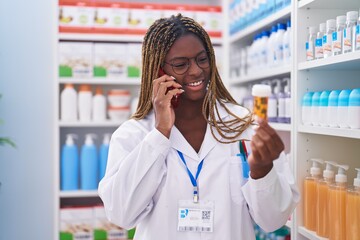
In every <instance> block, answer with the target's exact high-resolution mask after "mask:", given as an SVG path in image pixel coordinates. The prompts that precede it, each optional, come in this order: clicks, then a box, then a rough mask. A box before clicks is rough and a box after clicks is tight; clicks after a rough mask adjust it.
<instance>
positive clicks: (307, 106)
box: [301, 92, 314, 126]
mask: <svg viewBox="0 0 360 240" xmlns="http://www.w3.org/2000/svg"><path fill="white" fill-rule="evenodd" d="M313 95H314V93H313V92H307V93H305V94H304V96H303V98H302V104H301V120H302V123H303V124H304V125H307V126H310V125H312V116H311V105H312V104H311V102H312V96H313Z"/></svg>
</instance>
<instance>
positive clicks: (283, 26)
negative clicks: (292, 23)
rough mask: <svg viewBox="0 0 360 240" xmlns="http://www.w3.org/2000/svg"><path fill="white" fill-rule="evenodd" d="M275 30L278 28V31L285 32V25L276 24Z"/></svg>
mask: <svg viewBox="0 0 360 240" xmlns="http://www.w3.org/2000/svg"><path fill="white" fill-rule="evenodd" d="M277 28H278V30H285V29H286V25H285V24H283V23H278V24H277Z"/></svg>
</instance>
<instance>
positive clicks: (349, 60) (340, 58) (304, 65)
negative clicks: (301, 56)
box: [298, 51, 360, 70]
mask: <svg viewBox="0 0 360 240" xmlns="http://www.w3.org/2000/svg"><path fill="white" fill-rule="evenodd" d="M311 69H314V70H359V69H360V51H356V52H350V53H345V54H340V55H337V56H331V57H328V58H323V59H317V60H313V61H307V62H301V63H299V67H298V70H311Z"/></svg>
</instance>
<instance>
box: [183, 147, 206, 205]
mask: <svg viewBox="0 0 360 240" xmlns="http://www.w3.org/2000/svg"><path fill="white" fill-rule="evenodd" d="M177 152H178V154H179V156H180V158H181V161H183V163H184V164H185V167H186V170H187V172H188V175H189V177H190V180H191V183H192V185H193V187H194V191H193V194H194V198H193V200H194V203H197V202H199V187H198V185H197V179H198V177H199V174H200V172H201V169H202V166H203V163H204V159H203V160H201V162H200V163H199V165H198V169H197V172H196V175H195V177H194V175H192V173H191V172H190V170H189V168H188V166H187V164H186V161H185V158H184V155H183V154H182V152H180V151H179V150H178V151H177Z"/></svg>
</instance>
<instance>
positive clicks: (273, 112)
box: [267, 82, 279, 122]
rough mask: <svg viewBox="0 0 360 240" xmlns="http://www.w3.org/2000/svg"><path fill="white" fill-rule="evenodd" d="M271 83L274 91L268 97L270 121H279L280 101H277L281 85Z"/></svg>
mask: <svg viewBox="0 0 360 240" xmlns="http://www.w3.org/2000/svg"><path fill="white" fill-rule="evenodd" d="M269 85H270V86H271V90H272V93H271V95H270V97H269V99H268V113H267V114H268V121H269V122H277V118H278V113H277V111H278V109H277V106H278V101H277V94H278V93H279V87H278V86H277V84H276V83H275V84H274V83H273V82H270V83H269Z"/></svg>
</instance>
